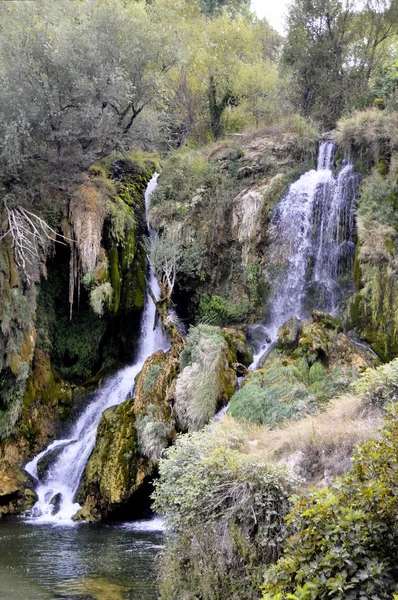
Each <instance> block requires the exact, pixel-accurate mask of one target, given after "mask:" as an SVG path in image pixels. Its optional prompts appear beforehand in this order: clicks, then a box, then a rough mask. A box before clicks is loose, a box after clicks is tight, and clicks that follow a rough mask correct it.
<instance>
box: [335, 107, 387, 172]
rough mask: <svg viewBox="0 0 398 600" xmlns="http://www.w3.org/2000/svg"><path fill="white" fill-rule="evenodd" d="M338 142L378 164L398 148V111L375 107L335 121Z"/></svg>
mask: <svg viewBox="0 0 398 600" xmlns="http://www.w3.org/2000/svg"><path fill="white" fill-rule="evenodd" d="M337 142H338V144H339V145H341V146H342V147H343V148H344V149H347V150H354V151H356V152H359V153H360V154H362V155H363V158H365V159H366V158H368V159H369V161H370V162H371V163H372V162H373V163H374V162H377V161H378V160H379V159H380V158H383V157H385V156H388V155H389V154H390V153H391V152H393V151H394V150H396V149H398V112H397V111H392V112H387V111H381V110H378V109H375V108H374V109H368V110H364V111H357V112H355V113H354V114H353V115H351V116H350V117H346V118H343V119H341V120H340V121H339V122H338V124H337ZM362 162H363V161H362Z"/></svg>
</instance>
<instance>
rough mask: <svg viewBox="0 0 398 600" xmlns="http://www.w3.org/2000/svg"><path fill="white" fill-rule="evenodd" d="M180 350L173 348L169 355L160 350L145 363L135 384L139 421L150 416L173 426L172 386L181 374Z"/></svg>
mask: <svg viewBox="0 0 398 600" xmlns="http://www.w3.org/2000/svg"><path fill="white" fill-rule="evenodd" d="M179 354H180V348H175V347H173V348H172V350H171V351H170V352H168V353H165V352H163V350H159V351H158V352H155V353H154V354H152V355H151V356H150V357H149V358H147V360H146V361H145V363H144V366H143V368H142V370H141V372H140V373H139V374H138V375H137V378H136V383H135V404H134V414H135V416H136V418H137V419H142V418H143V417H145V416H146V415H148V410H149V407H150V411H151V414H152V416H153V417H154V418H155V419H156V420H158V421H163V422H164V423H167V424H169V425H173V418H172V401H173V392H172V384H173V381H174V379H175V378H176V377H177V375H178V373H179Z"/></svg>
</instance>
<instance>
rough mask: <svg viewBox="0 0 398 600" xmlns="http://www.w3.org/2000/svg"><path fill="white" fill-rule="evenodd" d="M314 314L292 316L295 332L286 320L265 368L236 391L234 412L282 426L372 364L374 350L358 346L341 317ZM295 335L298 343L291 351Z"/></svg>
mask: <svg viewBox="0 0 398 600" xmlns="http://www.w3.org/2000/svg"><path fill="white" fill-rule="evenodd" d="M315 319H316V320H315ZM315 319H314V320H313V321H302V322H295V321H294V320H291V329H292V330H293V334H294V335H291V336H290V335H289V328H288V327H287V326H286V325H283V326H282V327H281V329H280V331H281V333H282V336H283V341H282V343H281V344H279V345H277V344H275V345H274V346H273V347H271V348H270V350H269V351H268V352H267V354H266V356H265V357H264V360H263V361H262V362H261V368H260V369H258V370H257V371H253V372H250V373H249V375H248V376H247V377H246V378H245V380H244V382H243V385H242V388H241V389H240V390H239V391H238V392H236V394H234V396H233V398H232V400H231V405H230V409H229V413H230V414H231V415H232V416H233V417H236V418H239V419H246V420H248V421H250V422H254V423H258V424H265V425H268V426H269V427H275V426H280V425H281V424H282V423H283V422H284V421H286V420H289V419H298V418H301V417H303V416H305V415H306V414H309V413H312V412H313V411H314V410H316V409H317V407H318V406H319V405H322V404H324V403H325V402H328V401H329V400H330V399H331V398H334V397H336V396H338V395H340V394H341V393H343V392H344V391H346V389H347V387H348V386H349V385H350V383H351V382H352V381H354V379H355V378H356V377H357V376H358V375H359V373H360V372H361V371H362V370H364V369H366V368H368V367H371V366H374V364H375V359H374V355H373V354H372V352H371V351H370V349H367V348H366V347H363V345H361V346H358V345H355V343H354V342H353V341H351V340H350V339H349V337H348V336H347V335H346V334H344V333H343V332H342V331H340V329H341V322H340V321H339V320H335V318H334V317H332V316H329V315H324V314H320V313H316V314H315ZM297 323H298V329H297ZM293 324H294V328H293ZM293 340H296V341H295V342H294V343H295V344H297V346H296V348H295V349H294V350H293V351H292V346H291V344H292V343H293Z"/></svg>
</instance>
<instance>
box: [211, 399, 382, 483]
mask: <svg viewBox="0 0 398 600" xmlns="http://www.w3.org/2000/svg"><path fill="white" fill-rule="evenodd" d="M381 420H382V413H381V411H378V410H374V411H372V412H370V411H369V410H367V409H365V408H364V405H363V401H362V400H361V399H360V398H357V397H355V396H351V395H344V396H341V397H340V398H336V399H335V400H333V401H331V402H330V404H328V406H327V407H326V408H325V410H323V411H322V412H319V413H317V414H316V415H312V416H308V417H306V418H304V419H301V420H300V421H295V422H293V423H289V424H288V425H286V426H285V427H280V428H277V429H272V430H271V429H269V428H268V427H266V426H264V425H253V424H250V423H243V422H237V421H236V420H235V419H233V418H232V417H230V416H228V415H226V416H225V418H224V419H223V420H222V422H221V423H220V426H221V427H222V428H223V429H224V430H226V431H228V430H229V431H236V432H239V433H240V434H242V435H243V436H244V438H245V444H244V446H243V448H242V452H245V453H248V454H254V455H256V456H260V457H261V458H263V459H264V460H265V461H267V462H273V463H284V464H286V465H287V466H288V467H289V468H292V469H293V470H294V471H295V472H296V473H297V474H299V475H300V476H301V477H303V478H304V479H305V481H306V482H307V483H308V484H329V483H330V482H331V480H332V479H333V478H334V477H337V476H338V475H341V474H342V473H344V472H346V471H349V470H350V467H351V455H352V452H353V450H354V447H355V446H356V445H358V444H361V443H363V442H364V441H366V440H367V439H369V438H375V437H377V436H378V429H379V427H380V425H381V422H382V421H381Z"/></svg>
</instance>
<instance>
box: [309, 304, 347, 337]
mask: <svg viewBox="0 0 398 600" xmlns="http://www.w3.org/2000/svg"><path fill="white" fill-rule="evenodd" d="M311 316H312V318H313V320H314V323H321V324H322V325H323V326H324V327H326V329H333V330H334V331H336V332H337V333H340V332H341V331H343V323H342V320H341V319H340V318H339V317H333V316H332V315H328V314H326V313H323V312H321V311H319V310H315V309H314V310H313V311H312V312H311Z"/></svg>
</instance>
